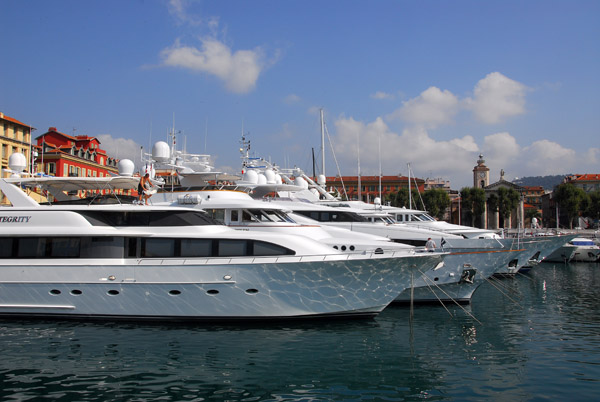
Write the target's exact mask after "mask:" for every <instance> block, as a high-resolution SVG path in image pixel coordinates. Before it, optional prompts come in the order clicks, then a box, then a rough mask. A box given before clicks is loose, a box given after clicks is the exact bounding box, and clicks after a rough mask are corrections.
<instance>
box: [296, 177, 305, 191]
mask: <svg viewBox="0 0 600 402" xmlns="http://www.w3.org/2000/svg"><path fill="white" fill-rule="evenodd" d="M294 184H295V185H296V186H299V187H302V188H303V189H305V190H306V189H308V182H307V181H306V180H304V179H303V178H302V177H296V178H295V179H294Z"/></svg>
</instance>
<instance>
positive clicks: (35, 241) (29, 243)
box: [17, 237, 47, 258]
mask: <svg viewBox="0 0 600 402" xmlns="http://www.w3.org/2000/svg"><path fill="white" fill-rule="evenodd" d="M46 240H47V239H46V238H44V237H24V238H21V239H19V245H18V247H17V258H38V257H44V256H45V254H46Z"/></svg>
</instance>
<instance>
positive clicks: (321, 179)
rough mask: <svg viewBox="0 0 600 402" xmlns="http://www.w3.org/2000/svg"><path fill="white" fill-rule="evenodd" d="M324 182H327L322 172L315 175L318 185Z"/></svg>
mask: <svg viewBox="0 0 600 402" xmlns="http://www.w3.org/2000/svg"><path fill="white" fill-rule="evenodd" d="M326 182H327V179H325V175H323V174H320V175H319V176H318V177H317V184H318V185H320V186H324V185H325V183H326Z"/></svg>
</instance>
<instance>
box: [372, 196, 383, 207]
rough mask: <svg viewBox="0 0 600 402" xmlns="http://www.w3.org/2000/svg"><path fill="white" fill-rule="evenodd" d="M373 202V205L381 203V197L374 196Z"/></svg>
mask: <svg viewBox="0 0 600 402" xmlns="http://www.w3.org/2000/svg"><path fill="white" fill-rule="evenodd" d="M373 203H374V204H375V205H381V198H379V197H375V199H374V200H373Z"/></svg>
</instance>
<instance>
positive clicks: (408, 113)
mask: <svg viewBox="0 0 600 402" xmlns="http://www.w3.org/2000/svg"><path fill="white" fill-rule="evenodd" d="M458 111H459V101H458V98H457V97H456V96H455V95H454V94H452V93H451V92H450V91H448V90H444V91H442V90H440V89H439V88H436V87H429V88H427V89H426V90H425V91H423V92H422V93H421V94H420V95H419V96H417V97H416V98H413V99H410V100H408V101H406V102H404V103H403V105H402V107H400V108H399V109H397V110H395V111H394V112H393V113H391V114H390V115H388V116H387V119H388V120H395V119H400V120H403V121H405V122H408V123H411V124H414V125H416V126H420V127H426V128H435V127H438V126H440V125H442V124H450V123H452V121H453V118H454V116H455V115H456V113H458Z"/></svg>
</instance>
